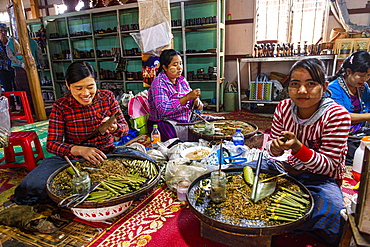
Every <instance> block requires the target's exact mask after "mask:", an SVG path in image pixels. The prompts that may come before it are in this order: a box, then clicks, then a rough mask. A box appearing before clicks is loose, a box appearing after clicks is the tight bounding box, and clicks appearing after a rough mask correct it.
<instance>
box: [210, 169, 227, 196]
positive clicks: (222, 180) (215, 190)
mask: <svg viewBox="0 0 370 247" xmlns="http://www.w3.org/2000/svg"><path fill="white" fill-rule="evenodd" d="M211 200H212V201H213V202H214V203H221V202H224V201H225V200H226V174H225V173H224V172H222V171H214V172H212V173H211Z"/></svg>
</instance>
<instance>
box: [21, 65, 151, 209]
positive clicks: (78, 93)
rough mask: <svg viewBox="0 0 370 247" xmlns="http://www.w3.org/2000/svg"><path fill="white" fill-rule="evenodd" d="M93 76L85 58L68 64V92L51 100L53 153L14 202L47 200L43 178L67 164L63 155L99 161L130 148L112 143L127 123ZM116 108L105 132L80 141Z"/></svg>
mask: <svg viewBox="0 0 370 247" xmlns="http://www.w3.org/2000/svg"><path fill="white" fill-rule="evenodd" d="M95 78H96V73H95V71H94V69H93V67H92V66H91V64H89V63H87V62H74V63H72V64H71V65H70V66H69V67H68V69H67V72H66V78H65V80H66V86H67V88H68V89H69V90H70V92H71V93H70V94H68V95H67V96H64V97H62V98H60V99H58V100H57V101H56V102H55V103H54V105H53V109H52V112H51V114H50V117H49V131H48V138H47V144H46V149H47V151H48V152H50V153H52V154H55V155H56V156H54V157H49V158H46V159H44V160H43V161H42V162H41V163H40V164H39V165H38V166H37V167H36V168H35V169H34V170H32V171H31V172H30V173H29V174H28V175H27V176H26V178H25V179H24V180H23V181H22V182H21V184H20V185H19V186H18V187H17V188H16V190H15V194H14V201H15V202H16V203H17V204H27V205H34V204H38V203H48V202H50V199H49V198H48V196H47V193H46V181H47V179H48V178H49V176H50V175H51V174H52V173H53V172H54V171H56V170H57V169H59V168H60V167H62V166H64V165H66V163H67V162H66V160H65V159H64V156H68V157H69V158H70V159H77V158H84V159H85V160H87V161H90V162H91V163H99V162H101V161H103V160H104V159H106V158H107V156H106V154H108V153H119V154H124V153H130V152H132V151H131V150H127V149H124V148H116V147H115V146H114V138H115V137H118V138H120V137H122V136H124V135H126V134H127V132H128V125H127V123H126V121H125V118H124V116H123V114H122V112H121V110H120V107H119V104H118V102H117V101H116V99H115V97H114V94H113V93H112V92H111V91H108V90H98V89H97V86H96V82H95ZM117 112H120V114H119V115H118V117H117V118H116V121H115V122H114V123H112V124H111V125H110V126H109V127H108V129H107V131H106V133H105V134H103V135H102V134H100V133H98V134H97V135H96V136H94V137H93V138H92V139H90V140H87V141H85V142H83V140H84V139H85V138H86V137H87V136H88V135H89V134H90V133H92V132H93V131H94V130H95V129H96V128H98V127H99V126H100V125H101V124H103V123H104V122H105V121H107V120H108V119H109V117H110V116H112V115H113V114H115V113H117ZM143 156H145V154H144V155H143ZM148 157H149V156H148ZM148 157H146V158H148Z"/></svg>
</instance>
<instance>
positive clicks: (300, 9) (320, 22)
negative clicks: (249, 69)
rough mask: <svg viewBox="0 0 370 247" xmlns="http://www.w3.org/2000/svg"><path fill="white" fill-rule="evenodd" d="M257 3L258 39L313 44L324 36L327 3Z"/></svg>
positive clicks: (260, 0)
mask: <svg viewBox="0 0 370 247" xmlns="http://www.w3.org/2000/svg"><path fill="white" fill-rule="evenodd" d="M256 1H257V2H256V40H278V41H279V42H292V43H298V42H301V43H304V42H305V41H306V42H308V44H311V43H316V42H317V41H318V40H319V39H320V37H322V33H323V30H324V23H325V22H326V18H327V8H329V5H328V4H327V0H256Z"/></svg>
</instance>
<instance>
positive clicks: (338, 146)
mask: <svg viewBox="0 0 370 247" xmlns="http://www.w3.org/2000/svg"><path fill="white" fill-rule="evenodd" d="M327 87H328V82H327V81H326V80H325V66H324V64H323V63H322V61H320V60H319V59H315V58H306V59H302V60H299V61H298V62H296V63H295V64H294V65H293V67H292V68H291V70H290V73H289V86H288V92H289V96H290V98H289V99H285V100H282V101H281V102H280V103H279V104H278V105H277V107H276V109H275V112H274V118H273V122H272V127H271V133H270V136H269V141H268V142H267V144H266V149H267V150H268V152H269V154H270V156H272V159H265V160H263V163H262V166H261V167H262V168H263V169H270V170H278V171H279V172H281V173H283V172H288V173H289V175H291V176H293V177H295V178H296V179H297V180H298V181H300V182H301V183H303V184H304V185H305V186H306V187H307V189H308V190H309V191H310V192H311V194H312V196H313V199H314V209H313V213H312V217H311V218H310V220H308V221H307V222H306V223H305V224H304V225H303V226H301V227H300V228H299V229H297V230H296V231H295V233H297V234H299V233H302V232H306V233H308V234H310V235H312V236H314V237H316V238H317V239H318V240H319V241H320V242H323V243H325V244H327V245H329V246H338V243H339V241H340V238H341V235H342V230H343V226H344V220H343V218H342V217H341V215H340V211H341V210H342V209H343V208H344V205H343V195H342V191H341V189H340V187H339V185H338V184H340V181H341V179H342V176H343V172H344V164H345V158H346V153H347V138H348V132H349V129H350V125H351V118H350V115H349V113H348V112H347V110H346V109H345V108H344V107H342V106H340V105H338V104H337V103H335V102H334V101H333V100H332V99H331V98H329V97H326V93H327ZM288 150H290V151H288ZM286 152H288V155H287V158H286V160H285V161H277V159H274V157H276V158H277V157H279V156H282V155H283V154H285V153H286ZM281 159H282V158H280V160H281ZM247 165H249V166H255V165H256V162H251V163H249V164H247Z"/></svg>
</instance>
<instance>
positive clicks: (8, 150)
mask: <svg viewBox="0 0 370 247" xmlns="http://www.w3.org/2000/svg"><path fill="white" fill-rule="evenodd" d="M32 142H33V143H34V146H35V149H36V150H33V149H32ZM14 146H21V147H22V152H18V153H16V152H14V148H13V147H14ZM35 154H37V156H36V157H35ZM19 155H23V156H24V162H21V163H12V164H9V163H11V162H15V156H19ZM43 158H45V156H44V152H43V151H42V147H41V143H40V140H39V137H38V136H37V134H36V131H21V132H11V133H10V137H9V142H8V146H7V147H4V157H3V158H1V159H0V162H3V161H4V160H5V161H6V163H7V164H4V165H3V164H0V169H3V168H15V167H22V166H23V167H26V168H27V171H29V172H30V171H32V170H33V169H34V168H35V167H36V163H37V161H39V160H40V159H43Z"/></svg>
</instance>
